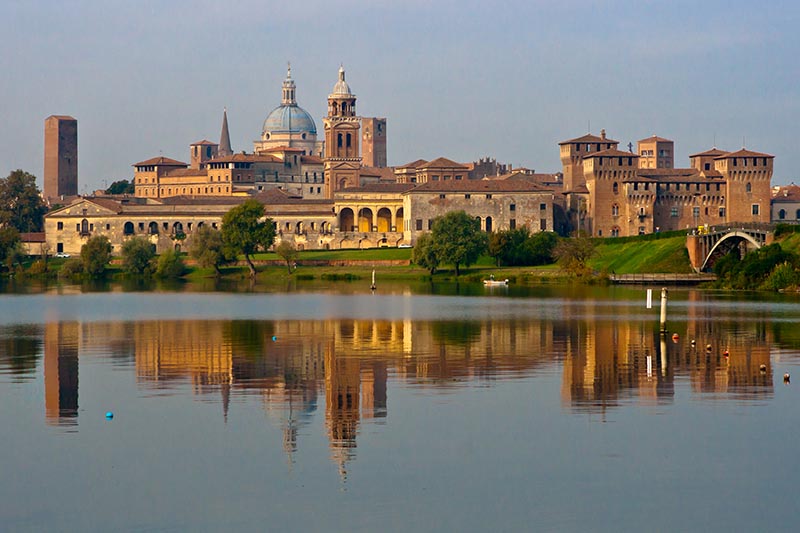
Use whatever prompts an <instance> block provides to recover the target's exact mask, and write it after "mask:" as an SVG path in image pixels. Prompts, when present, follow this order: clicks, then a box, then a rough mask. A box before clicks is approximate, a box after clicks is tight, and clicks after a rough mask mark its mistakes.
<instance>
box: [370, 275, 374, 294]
mask: <svg viewBox="0 0 800 533" xmlns="http://www.w3.org/2000/svg"><path fill="white" fill-rule="evenodd" d="M370 290H373V291H374V290H375V271H374V270H373V271H372V285H371V286H370Z"/></svg>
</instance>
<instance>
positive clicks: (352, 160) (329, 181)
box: [323, 67, 361, 198]
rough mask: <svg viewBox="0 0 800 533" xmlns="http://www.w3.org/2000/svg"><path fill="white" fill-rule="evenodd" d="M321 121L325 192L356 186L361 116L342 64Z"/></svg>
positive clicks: (357, 181) (358, 170)
mask: <svg viewBox="0 0 800 533" xmlns="http://www.w3.org/2000/svg"><path fill="white" fill-rule="evenodd" d="M323 123H324V124H325V195H326V197H327V198H333V193H334V191H338V190H340V189H344V188H345V187H357V186H358V185H359V176H360V170H361V155H360V151H359V147H358V143H359V140H360V138H361V137H360V135H359V132H360V129H361V119H359V117H357V116H356V95H354V94H353V93H352V92H350V86H349V85H347V82H346V81H345V80H344V67H339V81H337V82H336V85H334V86H333V92H332V93H331V94H329V95H328V116H327V117H325V118H324V119H323Z"/></svg>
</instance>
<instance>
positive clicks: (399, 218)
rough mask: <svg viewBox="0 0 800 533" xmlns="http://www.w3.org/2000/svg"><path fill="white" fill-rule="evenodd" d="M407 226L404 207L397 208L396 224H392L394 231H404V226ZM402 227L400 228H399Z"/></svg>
mask: <svg viewBox="0 0 800 533" xmlns="http://www.w3.org/2000/svg"><path fill="white" fill-rule="evenodd" d="M404 227H405V226H404V225H403V208H402V207H401V208H400V209H398V210H397V213H396V214H395V216H394V225H392V231H403V229H402V228H404ZM398 228H400V229H398Z"/></svg>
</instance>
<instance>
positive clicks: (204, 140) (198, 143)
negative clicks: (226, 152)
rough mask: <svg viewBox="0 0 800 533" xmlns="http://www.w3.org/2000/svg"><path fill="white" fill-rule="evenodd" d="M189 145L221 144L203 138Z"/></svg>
mask: <svg viewBox="0 0 800 533" xmlns="http://www.w3.org/2000/svg"><path fill="white" fill-rule="evenodd" d="M189 146H219V145H218V144H217V143H212V142H211V141H209V140H208V139H203V140H202V141H197V142H196V143H192V144H190V145H189Z"/></svg>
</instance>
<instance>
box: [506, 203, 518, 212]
mask: <svg viewBox="0 0 800 533" xmlns="http://www.w3.org/2000/svg"><path fill="white" fill-rule="evenodd" d="M508 210H509V211H516V210H517V204H511V205H509V206H508Z"/></svg>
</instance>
